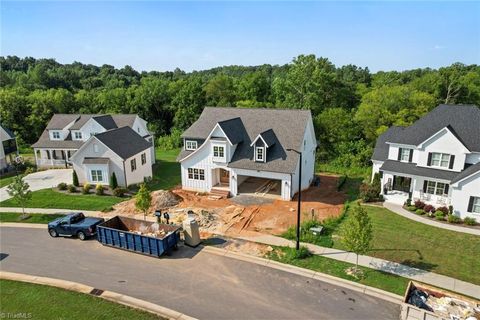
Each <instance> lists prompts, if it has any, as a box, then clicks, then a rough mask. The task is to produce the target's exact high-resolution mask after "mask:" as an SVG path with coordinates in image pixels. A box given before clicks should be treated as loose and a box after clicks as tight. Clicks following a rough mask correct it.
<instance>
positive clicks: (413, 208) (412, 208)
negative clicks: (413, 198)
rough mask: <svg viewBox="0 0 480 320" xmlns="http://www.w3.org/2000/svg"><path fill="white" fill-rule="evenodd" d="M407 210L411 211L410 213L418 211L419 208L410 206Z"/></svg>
mask: <svg viewBox="0 0 480 320" xmlns="http://www.w3.org/2000/svg"><path fill="white" fill-rule="evenodd" d="M407 209H408V210H410V211H416V210H417V207H415V206H408V207H407Z"/></svg>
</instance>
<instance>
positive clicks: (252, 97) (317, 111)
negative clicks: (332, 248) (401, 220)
mask: <svg viewBox="0 0 480 320" xmlns="http://www.w3.org/2000/svg"><path fill="white" fill-rule="evenodd" d="M0 67H1V69H0V84H1V86H0V106H1V109H0V116H1V122H2V124H3V125H5V126H6V127H8V128H10V129H12V130H13V131H14V132H15V133H16V134H17V136H18V140H19V142H20V144H22V145H29V144H31V143H33V142H35V141H36V140H37V139H38V137H39V136H40V134H41V132H42V131H43V130H44V128H45V126H46V124H47V123H48V121H49V120H50V118H51V117H52V115H53V114H54V113H138V114H139V115H140V116H141V117H142V118H144V119H145V120H147V121H148V122H149V125H150V129H151V130H152V131H153V132H155V134H156V136H157V137H159V141H158V142H159V143H160V146H163V147H176V146H178V144H179V143H180V139H179V137H180V134H181V132H182V131H183V130H185V129H186V128H188V127H189V126H190V125H191V124H192V123H193V122H194V121H195V120H196V119H197V118H198V116H199V114H200V113H201V112H202V109H203V108H204V107H205V106H227V107H239V108H252V107H255V108H274V107H275V108H292V109H310V110H311V111H312V115H313V117H314V124H315V127H316V133H317V138H318V139H319V141H320V143H321V144H322V147H321V149H320V152H319V155H318V156H319V158H320V160H323V161H332V162H334V163H335V164H337V165H340V166H352V165H353V166H362V165H365V164H367V163H368V160H369V159H370V156H371V152H372V147H373V145H374V143H375V139H376V138H377V137H378V136H379V135H380V134H381V133H382V132H384V131H385V130H386V129H387V128H388V127H389V126H391V125H402V126H405V125H409V124H411V123H412V122H414V121H415V120H417V119H418V118H419V117H421V116H422V115H423V114H425V113H426V112H428V111H429V110H431V109H432V108H434V107H435V106H436V105H438V104H440V103H449V104H476V105H477V106H479V105H480V67H479V66H477V65H465V64H462V63H454V64H452V65H450V66H447V67H442V68H439V69H430V68H425V69H414V70H407V71H401V72H399V71H388V72H385V71H380V72H376V73H372V72H370V70H369V69H368V68H362V67H357V66H355V65H345V66H341V67H337V66H335V65H334V64H333V63H332V62H331V61H329V60H328V59H327V58H323V57H316V56H315V55H300V56H298V57H296V58H294V59H293V60H292V61H291V62H290V63H288V64H286V65H268V64H265V65H260V66H235V65H234V66H223V67H218V68H214V69H210V70H203V71H194V72H189V73H187V72H184V71H182V70H180V69H175V70H174V71H168V72H157V71H151V72H138V71H136V70H135V69H133V68H132V67H130V66H125V67H123V68H121V69H119V68H115V67H113V66H111V65H102V66H95V65H91V64H83V63H80V62H74V63H72V64H60V63H58V62H56V61H55V60H54V59H34V58H31V57H26V58H19V57H16V56H7V57H0Z"/></svg>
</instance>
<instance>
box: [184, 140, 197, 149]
mask: <svg viewBox="0 0 480 320" xmlns="http://www.w3.org/2000/svg"><path fill="white" fill-rule="evenodd" d="M197 146H198V144H197V141H191V140H187V141H185V150H196V149H197Z"/></svg>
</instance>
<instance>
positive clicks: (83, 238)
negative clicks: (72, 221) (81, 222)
mask: <svg viewBox="0 0 480 320" xmlns="http://www.w3.org/2000/svg"><path fill="white" fill-rule="evenodd" d="M77 237H78V239H80V240H82V241H83V240H85V239H86V238H87V236H86V235H85V233H83V232H82V231H78V233H77Z"/></svg>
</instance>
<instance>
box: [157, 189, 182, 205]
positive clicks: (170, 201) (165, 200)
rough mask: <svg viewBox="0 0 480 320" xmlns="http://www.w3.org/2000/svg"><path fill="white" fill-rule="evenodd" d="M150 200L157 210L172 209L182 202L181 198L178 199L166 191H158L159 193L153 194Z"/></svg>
mask: <svg viewBox="0 0 480 320" xmlns="http://www.w3.org/2000/svg"><path fill="white" fill-rule="evenodd" d="M152 198H154V200H155V202H156V207H157V209H165V208H170V207H174V206H176V205H177V204H179V203H180V201H181V200H182V198H180V197H179V196H177V195H176V194H175V193H173V192H171V191H168V190H167V191H165V190H159V191H156V192H153V194H152Z"/></svg>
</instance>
